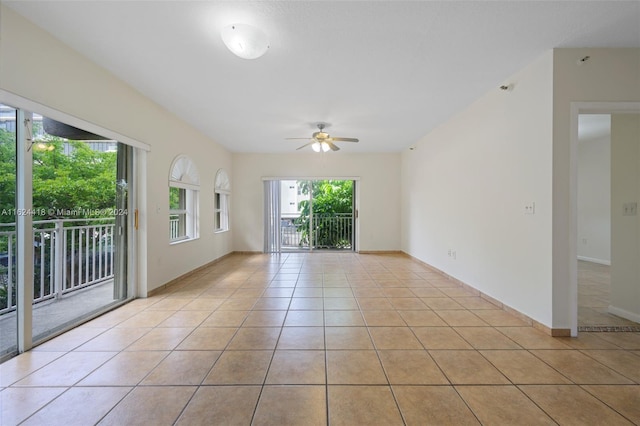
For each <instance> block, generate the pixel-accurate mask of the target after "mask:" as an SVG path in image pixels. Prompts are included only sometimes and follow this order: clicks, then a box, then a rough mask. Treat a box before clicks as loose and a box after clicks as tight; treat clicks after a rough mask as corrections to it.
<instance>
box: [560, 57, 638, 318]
mask: <svg viewBox="0 0 640 426" xmlns="http://www.w3.org/2000/svg"><path fill="white" fill-rule="evenodd" d="M585 56H589V57H590V59H589V60H588V61H587V62H585V63H583V64H582V65H579V64H578V63H579V60H580V59H581V58H583V57H585ZM632 101H635V102H638V101H640V49H555V50H554V51H553V160H552V161H553V283H554V284H553V326H554V327H556V328H571V327H572V326H573V325H575V318H573V314H574V312H573V310H572V309H571V306H572V305H573V304H574V300H575V298H576V294H575V287H574V281H575V277H572V271H574V268H573V266H572V265H573V264H574V262H575V257H574V256H575V252H574V253H573V254H572V250H571V245H572V244H576V242H577V236H576V235H573V233H574V232H575V229H574V228H573V225H572V220H571V218H572V215H573V212H572V202H573V201H572V198H571V196H572V182H574V183H575V180H574V179H573V177H572V176H571V174H572V167H571V164H572V163H571V161H572V160H575V159H572V157H571V128H572V125H573V123H572V122H571V103H572V102H632ZM603 112H604V111H603Z"/></svg>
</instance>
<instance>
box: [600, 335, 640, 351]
mask: <svg viewBox="0 0 640 426" xmlns="http://www.w3.org/2000/svg"><path fill="white" fill-rule="evenodd" d="M598 337H600V338H601V339H604V340H606V341H607V342H609V343H613V344H614V345H616V346H619V347H621V348H623V349H635V350H638V349H640V333H600V334H599V335H598Z"/></svg>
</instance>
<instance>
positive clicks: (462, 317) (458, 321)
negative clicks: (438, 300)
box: [434, 310, 489, 327]
mask: <svg viewBox="0 0 640 426" xmlns="http://www.w3.org/2000/svg"><path fill="white" fill-rule="evenodd" d="M434 312H435V313H436V314H438V316H439V317H440V318H442V319H443V320H444V321H445V322H446V323H447V324H448V325H450V326H452V327H486V326H488V325H489V324H487V323H486V322H485V321H483V320H482V319H480V318H479V317H478V316H477V315H475V314H474V313H473V312H471V311H467V310H444V311H443V310H434Z"/></svg>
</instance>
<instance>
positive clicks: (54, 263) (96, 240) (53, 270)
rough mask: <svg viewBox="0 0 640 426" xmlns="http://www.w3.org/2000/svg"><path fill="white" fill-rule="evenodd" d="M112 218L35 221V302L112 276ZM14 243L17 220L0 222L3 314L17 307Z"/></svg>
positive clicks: (0, 305) (0, 287)
mask: <svg viewBox="0 0 640 426" xmlns="http://www.w3.org/2000/svg"><path fill="white" fill-rule="evenodd" d="M114 222H115V221H114V219H113V218H111V219H59V220H42V221H34V222H33V273H34V277H33V303H38V302H42V301H44V300H48V299H52V298H55V297H60V296H62V295H63V294H65V293H69V292H71V291H75V290H78V289H80V288H84V287H88V286H91V285H94V284H98V283H100V282H103V281H106V280H108V279H111V278H113V272H114V229H115V224H114ZM87 223H89V224H87ZM11 228H13V229H11ZM15 248H16V231H15V224H13V223H11V224H0V255H1V257H0V315H1V314H4V313H6V312H10V311H13V310H14V309H15V307H16V301H15V294H16V253H15ZM4 250H6V251H4Z"/></svg>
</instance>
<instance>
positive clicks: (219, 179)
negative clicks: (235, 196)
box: [213, 169, 231, 234]
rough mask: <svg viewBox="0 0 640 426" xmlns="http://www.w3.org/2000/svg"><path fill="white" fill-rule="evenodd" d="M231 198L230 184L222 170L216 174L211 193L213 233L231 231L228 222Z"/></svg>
mask: <svg viewBox="0 0 640 426" xmlns="http://www.w3.org/2000/svg"><path fill="white" fill-rule="evenodd" d="M230 198H231V183H230V182H229V176H228V175H227V172H226V171H225V170H224V169H219V170H218V171H217V173H216V180H215V187H214V193H213V232H214V233H216V234H218V233H222V232H227V231H230V230H231V226H230V221H229V210H230V209H229V207H230Z"/></svg>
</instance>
